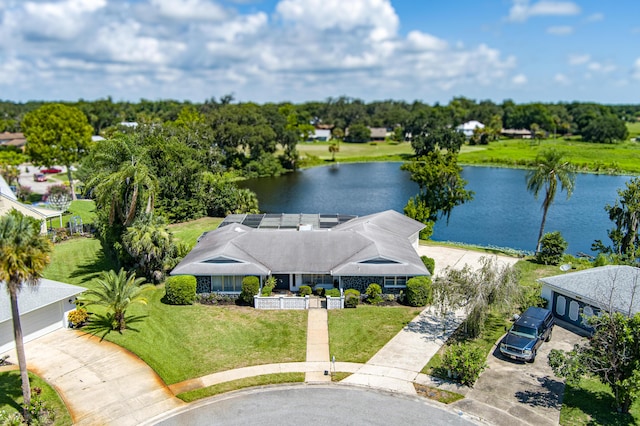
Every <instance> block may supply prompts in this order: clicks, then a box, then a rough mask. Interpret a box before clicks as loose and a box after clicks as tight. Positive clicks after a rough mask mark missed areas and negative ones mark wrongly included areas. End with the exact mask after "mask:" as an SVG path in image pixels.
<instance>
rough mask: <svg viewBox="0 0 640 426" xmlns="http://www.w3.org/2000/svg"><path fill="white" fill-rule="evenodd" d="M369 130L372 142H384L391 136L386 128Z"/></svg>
mask: <svg viewBox="0 0 640 426" xmlns="http://www.w3.org/2000/svg"><path fill="white" fill-rule="evenodd" d="M369 130H371V140H372V141H383V140H385V139H386V138H387V136H389V132H388V131H387V128H386V127H369Z"/></svg>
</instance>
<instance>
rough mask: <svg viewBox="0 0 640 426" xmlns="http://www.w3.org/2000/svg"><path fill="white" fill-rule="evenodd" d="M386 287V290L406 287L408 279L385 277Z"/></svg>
mask: <svg viewBox="0 0 640 426" xmlns="http://www.w3.org/2000/svg"><path fill="white" fill-rule="evenodd" d="M384 286H385V287H386V288H394V287H406V286H407V277H384Z"/></svg>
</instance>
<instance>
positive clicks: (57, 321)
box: [0, 279, 86, 353]
mask: <svg viewBox="0 0 640 426" xmlns="http://www.w3.org/2000/svg"><path fill="white" fill-rule="evenodd" d="M85 290H86V289H85V288H84V287H78V286H75V285H71V284H65V283H62V282H59V281H53V280H47V279H41V280H40V283H39V284H38V286H37V287H29V286H27V285H24V286H23V287H22V291H21V292H20V293H19V294H18V309H19V310H20V321H21V325H22V333H23V336H24V342H25V343H27V342H29V341H31V340H33V339H36V338H38V337H40V336H43V335H45V334H47V333H51V332H52V331H54V330H57V329H60V328H63V327H66V326H67V314H68V313H69V311H71V310H73V309H75V300H76V296H77V295H78V294H80V293H82V292H83V291H85ZM14 347H15V342H14V338H13V320H12V318H11V302H10V300H9V294H8V293H7V288H6V285H5V284H4V283H2V284H0V353H3V352H7V351H9V350H11V349H13V348H14Z"/></svg>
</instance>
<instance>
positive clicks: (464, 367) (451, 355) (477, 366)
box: [442, 344, 487, 386]
mask: <svg viewBox="0 0 640 426" xmlns="http://www.w3.org/2000/svg"><path fill="white" fill-rule="evenodd" d="M442 366H443V368H445V369H447V370H448V372H449V373H450V375H451V376H452V378H453V379H455V380H457V381H459V382H460V383H462V384H463V385H467V386H473V384H474V383H475V382H476V380H478V377H480V373H482V371H483V370H484V369H485V368H487V363H486V362H485V353H484V351H483V350H482V348H480V347H472V346H469V345H463V344H457V345H455V346H451V347H449V348H448V349H447V350H446V351H445V353H444V355H443V357H442Z"/></svg>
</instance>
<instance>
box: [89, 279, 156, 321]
mask: <svg viewBox="0 0 640 426" xmlns="http://www.w3.org/2000/svg"><path fill="white" fill-rule="evenodd" d="M143 281H144V278H136V274H135V273H132V274H131V275H129V274H127V272H125V270H124V269H120V272H118V273H116V271H114V270H113V269H112V270H110V271H109V272H106V271H105V272H102V274H101V275H100V278H98V279H97V280H96V288H92V289H90V290H87V291H85V292H84V295H83V296H85V297H87V298H86V299H85V300H83V302H85V303H86V304H88V305H101V306H106V307H107V309H108V310H109V311H110V312H112V313H113V325H112V326H113V330H116V331H122V330H124V329H126V328H127V324H126V317H125V313H126V311H127V308H128V307H129V305H131V304H132V303H141V304H143V305H146V304H147V299H146V298H145V297H144V293H145V292H146V291H147V290H150V289H152V288H153V286H151V285H143V286H140V284H141V283H142V282H143Z"/></svg>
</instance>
